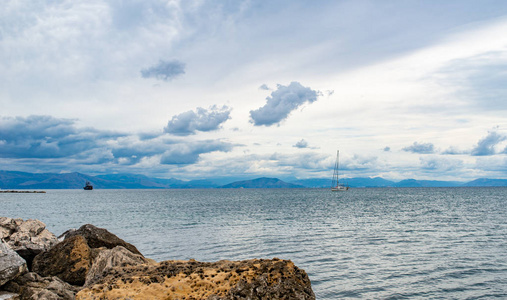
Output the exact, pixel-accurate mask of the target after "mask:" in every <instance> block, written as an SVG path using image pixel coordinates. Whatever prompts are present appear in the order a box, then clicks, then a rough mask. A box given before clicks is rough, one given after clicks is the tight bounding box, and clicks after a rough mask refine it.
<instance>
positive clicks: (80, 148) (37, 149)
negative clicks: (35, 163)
mask: <svg viewBox="0 0 507 300" xmlns="http://www.w3.org/2000/svg"><path fill="white" fill-rule="evenodd" d="M74 122H75V121H74V120H71V119H58V118H54V117H51V116H29V117H26V118H25V117H15V118H12V117H2V118H0V145H1V147H0V155H1V156H2V157H4V158H62V157H72V156H76V155H78V154H80V153H83V152H85V151H89V150H92V149H96V148H101V147H104V143H105V141H107V140H111V139H115V138H118V137H121V136H123V135H122V134H120V133H114V132H107V131H98V130H95V129H93V128H84V129H78V128H76V127H75V126H74Z"/></svg>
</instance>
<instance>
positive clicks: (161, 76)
mask: <svg viewBox="0 0 507 300" xmlns="http://www.w3.org/2000/svg"><path fill="white" fill-rule="evenodd" d="M183 74H185V64H184V63H182V62H180V61H178V60H172V61H163V60H160V61H159V62H158V64H156V65H154V66H152V67H149V68H147V69H143V70H141V76H142V77H143V78H155V79H158V80H163V81H169V80H171V79H173V78H175V77H178V76H180V75H183Z"/></svg>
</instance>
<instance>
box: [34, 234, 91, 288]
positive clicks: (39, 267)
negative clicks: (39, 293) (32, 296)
mask: <svg viewBox="0 0 507 300" xmlns="http://www.w3.org/2000/svg"><path fill="white" fill-rule="evenodd" d="M92 260H93V257H92V251H91V249H90V247H88V245H87V241H86V239H85V238H84V237H82V236H80V235H78V236H74V237H71V238H68V239H65V241H63V242H60V243H58V244H56V245H55V246H53V248H51V249H49V250H48V251H45V252H42V253H40V254H39V255H37V256H36V257H35V259H34V260H33V267H32V269H33V271H34V272H36V273H38V274H40V275H42V276H57V277H58V278H60V279H62V280H63V281H65V282H68V283H70V284H73V285H83V284H84V282H85V278H86V274H87V273H88V270H90V267H91V265H92Z"/></svg>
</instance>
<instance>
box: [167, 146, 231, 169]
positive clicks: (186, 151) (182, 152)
mask: <svg viewBox="0 0 507 300" xmlns="http://www.w3.org/2000/svg"><path fill="white" fill-rule="evenodd" d="M232 148H233V145H232V144H230V143H226V142H222V141H217V140H205V141H198V142H192V143H184V144H183V143H182V144H176V145H173V146H172V147H170V149H169V150H167V151H165V152H164V153H163V155H162V157H161V159H160V163H161V164H165V165H182V164H194V163H196V162H197V161H198V160H199V156H200V155H201V154H204V153H210V152H214V151H220V152H229V151H231V150H232Z"/></svg>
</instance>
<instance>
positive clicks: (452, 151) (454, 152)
mask: <svg viewBox="0 0 507 300" xmlns="http://www.w3.org/2000/svg"><path fill="white" fill-rule="evenodd" d="M469 153H470V151H464V150H459V149H458V148H456V147H454V146H451V147H449V148H447V149H446V150H444V151H443V152H442V154H448V155H459V154H469Z"/></svg>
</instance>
